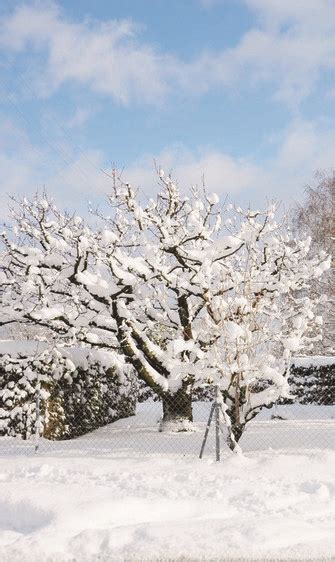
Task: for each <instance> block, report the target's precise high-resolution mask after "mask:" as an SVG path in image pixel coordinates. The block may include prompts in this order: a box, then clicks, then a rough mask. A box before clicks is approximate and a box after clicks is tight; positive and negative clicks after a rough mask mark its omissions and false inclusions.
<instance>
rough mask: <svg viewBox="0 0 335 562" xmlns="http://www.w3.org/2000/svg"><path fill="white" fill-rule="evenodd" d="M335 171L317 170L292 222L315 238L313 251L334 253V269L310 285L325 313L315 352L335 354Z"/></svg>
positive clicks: (299, 234) (301, 234)
mask: <svg viewBox="0 0 335 562" xmlns="http://www.w3.org/2000/svg"><path fill="white" fill-rule="evenodd" d="M334 217H335V173H334V171H329V172H317V174H316V175H315V180H314V183H313V184H312V185H308V186H307V187H306V189H305V200H304V202H303V203H302V204H299V205H297V206H296V207H295V209H294V212H293V225H294V229H295V231H296V235H297V236H306V235H309V236H311V238H312V244H311V252H312V253H314V254H317V253H318V252H319V251H320V250H324V251H326V252H327V253H328V254H329V255H330V256H331V268H330V269H329V271H328V272H327V273H326V274H325V275H323V276H322V277H321V278H320V279H318V280H316V281H315V282H313V283H312V285H311V290H312V291H313V293H315V294H316V295H320V296H322V297H323V302H322V301H321V303H320V312H321V314H322V316H323V320H324V327H323V338H322V340H321V342H318V343H317V344H316V345H315V346H314V350H313V352H314V353H315V352H317V353H321V354H323V355H324V354H330V355H333V354H334V353H335V348H334V337H335V297H334V286H335V276H334V259H335V256H334V244H335V219H334Z"/></svg>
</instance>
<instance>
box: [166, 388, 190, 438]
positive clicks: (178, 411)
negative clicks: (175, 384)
mask: <svg viewBox="0 0 335 562" xmlns="http://www.w3.org/2000/svg"><path fill="white" fill-rule="evenodd" d="M162 403H163V419H162V421H161V424H160V427H159V431H176V432H179V431H192V429H193V426H192V422H193V413H192V394H191V392H188V391H187V390H186V389H185V388H183V387H182V388H180V389H179V390H178V391H177V392H175V393H174V394H170V393H169V394H168V393H165V394H164V395H163V397H162Z"/></svg>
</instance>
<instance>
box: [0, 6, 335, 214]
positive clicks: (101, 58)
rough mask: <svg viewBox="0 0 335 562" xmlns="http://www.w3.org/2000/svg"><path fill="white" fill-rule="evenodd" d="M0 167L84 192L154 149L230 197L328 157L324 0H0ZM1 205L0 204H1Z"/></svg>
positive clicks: (258, 199)
mask: <svg viewBox="0 0 335 562" xmlns="http://www.w3.org/2000/svg"><path fill="white" fill-rule="evenodd" d="M0 51H1V58H0V147H1V151H0V180H1V199H0V202H1V204H2V206H3V205H4V201H5V198H6V194H7V193H12V194H29V193H32V192H34V191H35V190H36V189H41V188H42V187H43V186H45V187H46V189H47V190H48V191H49V192H50V193H52V194H53V195H54V196H55V198H56V200H57V201H59V202H60V204H62V205H63V206H67V207H71V208H74V207H75V208H77V210H82V209H84V208H85V206H86V203H87V200H91V201H94V202H95V201H98V200H99V199H100V198H101V197H102V196H103V194H104V193H106V192H108V190H109V179H108V177H107V176H106V175H105V174H104V173H103V172H102V171H101V170H106V171H107V172H108V170H110V169H111V167H112V165H113V164H114V165H116V166H117V167H118V168H119V169H121V168H124V172H123V174H124V177H125V178H127V179H128V180H129V181H131V182H132V183H133V184H135V185H136V186H140V187H142V188H143V189H144V191H145V192H146V193H147V194H149V193H150V194H152V193H154V192H155V190H156V187H157V180H156V177H155V172H154V161H156V162H157V163H158V164H159V165H161V166H162V167H163V168H164V169H165V171H171V172H172V174H173V175H174V177H175V178H176V179H177V180H178V182H179V184H180V185H181V186H183V187H188V186H189V185H192V184H195V183H199V182H201V178H202V176H203V175H204V177H205V182H206V185H207V188H208V190H209V191H216V192H218V193H220V194H222V195H223V196H225V195H228V197H229V199H230V200H231V201H236V202H237V203H238V204H242V205H249V204H250V205H251V206H252V207H261V206H264V205H265V204H266V201H267V200H272V199H273V198H275V199H277V200H282V201H284V203H285V206H289V205H291V204H293V203H294V201H297V200H299V199H301V197H302V194H303V188H304V185H305V184H306V183H308V182H311V181H312V180H313V174H314V172H315V171H316V170H317V169H330V168H331V167H333V166H334V153H335V118H334V117H335V115H334V103H335V80H334V69H335V2H334V1H333V0H169V1H167V0H138V1H135V0H132V1H131V0H122V1H121V0H95V2H92V1H91V0H63V1H59V2H51V1H50V2H49V1H47V0H44V1H40V2H29V1H28V2H24V3H23V2H17V1H15V0H14V1H13V0H2V2H1V8H0ZM2 214H3V212H2Z"/></svg>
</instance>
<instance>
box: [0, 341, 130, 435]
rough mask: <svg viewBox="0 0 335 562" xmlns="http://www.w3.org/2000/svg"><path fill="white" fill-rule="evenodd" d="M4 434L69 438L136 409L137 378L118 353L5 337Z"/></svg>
mask: <svg viewBox="0 0 335 562" xmlns="http://www.w3.org/2000/svg"><path fill="white" fill-rule="evenodd" d="M0 380H1V385H0V435H1V436H5V435H7V436H20V437H22V438H23V439H28V438H29V437H30V436H31V435H33V434H35V433H36V428H37V421H36V418H37V417H38V426H39V433H40V435H42V436H43V437H45V438H47V439H68V438H71V437H76V436H79V435H82V434H84V433H87V432H89V431H92V430H93V429H96V428H98V427H101V426H103V425H105V424H107V423H110V422H112V421H115V420H117V419H119V418H122V417H127V416H131V415H133V414H134V413H135V407H136V397H137V382H136V381H134V379H133V377H132V376H131V374H130V373H129V371H127V368H126V366H125V365H124V364H123V362H122V360H121V359H120V358H119V356H117V355H116V354H114V353H112V352H100V351H94V352H92V351H91V350H88V349H87V348H86V349H85V348H75V349H69V348H52V349H51V348H48V347H47V346H46V345H45V344H41V343H38V344H36V343H34V342H24V343H23V342H9V341H7V342H0Z"/></svg>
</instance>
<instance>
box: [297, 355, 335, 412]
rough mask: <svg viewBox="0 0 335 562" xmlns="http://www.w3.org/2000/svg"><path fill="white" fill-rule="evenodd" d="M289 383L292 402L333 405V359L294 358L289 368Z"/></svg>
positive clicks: (334, 391)
mask: <svg viewBox="0 0 335 562" xmlns="http://www.w3.org/2000/svg"><path fill="white" fill-rule="evenodd" d="M289 383H290V387H291V393H292V395H293V397H294V398H293V400H294V402H299V403H300V404H318V405H323V406H330V405H334V404H335V357H334V356H329V357H327V356H308V357H295V358H294V359H293V362H292V365H291V368H290V376H289Z"/></svg>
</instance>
